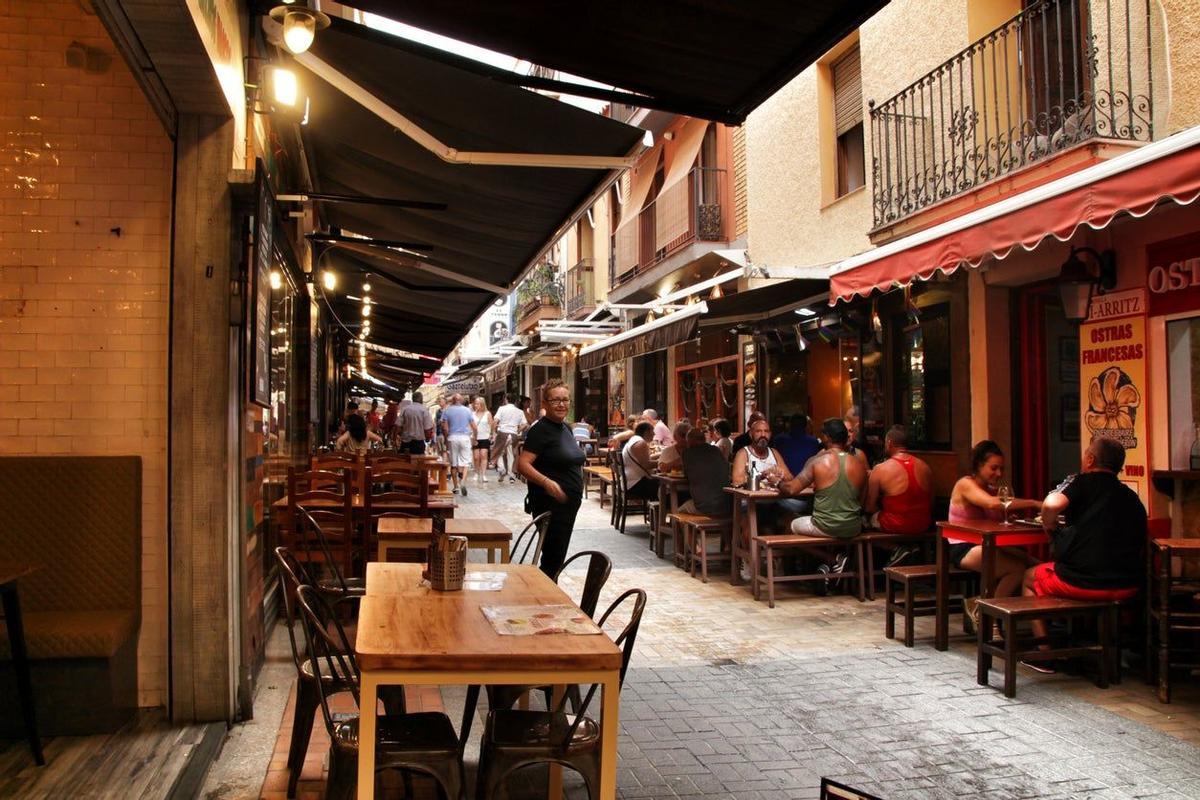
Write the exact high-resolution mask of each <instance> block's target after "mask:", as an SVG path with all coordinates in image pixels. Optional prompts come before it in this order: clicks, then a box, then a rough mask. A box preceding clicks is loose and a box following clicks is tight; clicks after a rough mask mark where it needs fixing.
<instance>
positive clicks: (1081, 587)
mask: <svg viewBox="0 0 1200 800" xmlns="http://www.w3.org/2000/svg"><path fill="white" fill-rule="evenodd" d="M1123 466H1125V448H1124V447H1122V446H1121V445H1120V444H1119V443H1118V442H1116V441H1113V440H1112V439H1102V438H1099V437H1097V438H1095V439H1093V440H1092V443H1091V444H1090V445H1088V449H1087V450H1086V451H1085V452H1084V454H1083V471H1082V472H1081V473H1080V474H1078V475H1072V476H1070V477H1069V478H1067V479H1066V480H1065V481H1063V482H1062V484H1061V485H1059V487H1058V488H1057V489H1055V490H1054V491H1052V492H1050V494H1049V495H1047V496H1046V499H1045V501H1044V502H1043V503H1042V524H1043V525H1044V526H1045V528H1046V532H1047V533H1049V534H1050V538H1051V541H1052V542H1053V543H1054V556H1055V559H1054V561H1047V562H1046V563H1045V564H1038V565H1037V566H1036V567H1031V568H1030V569H1029V570H1028V571H1026V573H1025V581H1024V585H1023V587H1022V590H1023V591H1022V594H1026V595H1037V596H1039V597H1070V598H1074V599H1077V600H1125V599H1128V598H1130V597H1133V596H1134V595H1135V594H1137V591H1138V585H1139V583H1140V582H1141V567H1142V563H1143V562H1142V548H1143V547H1144V546H1145V543H1146V508H1145V506H1143V505H1142V501H1141V500H1140V499H1139V498H1138V496H1137V493H1136V492H1134V491H1133V490H1132V489H1130V488H1129V487H1128V486H1126V485H1125V484H1123V483H1121V481H1120V479H1119V478H1118V477H1117V476H1118V475H1119V474H1120V472H1121V468H1122V467H1123ZM1060 514H1062V515H1063V516H1065V517H1066V525H1065V526H1064V527H1063V528H1061V529H1059V528H1058V526H1057V524H1056V523H1057V520H1058V516H1059V515H1060ZM1033 632H1034V635H1035V636H1037V637H1039V638H1042V637H1045V635H1046V625H1045V623H1044V622H1041V621H1040V620H1039V621H1036V622H1034V623H1033Z"/></svg>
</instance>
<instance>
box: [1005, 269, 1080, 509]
mask: <svg viewBox="0 0 1200 800" xmlns="http://www.w3.org/2000/svg"><path fill="white" fill-rule="evenodd" d="M1016 305H1017V313H1016V314H1015V315H1014V317H1013V319H1014V320H1015V321H1016V329H1015V330H1014V339H1015V342H1016V352H1017V353H1018V354H1019V356H1020V361H1019V362H1018V366H1017V370H1016V376H1015V377H1016V383H1017V385H1016V387H1015V388H1016V391H1015V393H1014V394H1015V396H1016V397H1018V398H1020V400H1019V403H1018V405H1017V407H1016V408H1014V411H1015V412H1016V413H1015V418H1014V420H1013V430H1014V431H1016V434H1017V445H1016V447H1017V453H1016V458H1015V459H1014V461H1013V464H1012V467H1011V468H1012V471H1013V473H1014V474H1013V475H1012V477H1011V479H1012V482H1013V487H1014V488H1015V490H1016V491H1017V493H1018V495H1019V496H1021V497H1032V498H1041V497H1045V496H1046V493H1047V492H1049V491H1050V490H1051V489H1052V488H1053V487H1055V486H1057V485H1058V484H1059V483H1061V482H1062V480H1063V478H1065V477H1066V476H1067V475H1069V474H1071V473H1073V472H1076V471H1078V469H1079V449H1080V441H1079V438H1080V428H1079V329H1078V328H1077V327H1076V326H1075V325H1073V324H1071V323H1070V322H1068V321H1067V318H1066V316H1065V315H1064V314H1063V309H1062V303H1061V301H1060V300H1059V297H1058V286H1057V284H1054V283H1048V284H1040V285H1037V286H1030V287H1025V288H1022V289H1020V290H1018V291H1017V296H1016Z"/></svg>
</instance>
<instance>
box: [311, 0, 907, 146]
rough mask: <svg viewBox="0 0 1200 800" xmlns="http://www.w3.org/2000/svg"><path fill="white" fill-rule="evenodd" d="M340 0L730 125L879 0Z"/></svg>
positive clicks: (881, 2) (646, 102) (651, 104)
mask: <svg viewBox="0 0 1200 800" xmlns="http://www.w3.org/2000/svg"><path fill="white" fill-rule="evenodd" d="M344 4H345V5H349V6H353V7H354V8H358V9H361V10H363V11H370V12H373V13H376V14H380V15H381V16H385V17H388V18H390V19H393V20H397V21H399V22H404V23H407V24H409V25H414V26H416V27H418V28H422V29H424V30H427V31H432V32H434V33H440V34H442V35H444V36H450V37H452V38H454V39H459V40H461V41H465V42H470V43H472V44H476V45H479V46H481V47H486V48H489V49H491V50H496V51H499V52H501V53H505V54H507V55H510V56H515V57H517V58H522V59H525V60H527V61H530V62H532V63H534V64H537V65H539V66H542V67H548V68H550V69H554V70H559V71H562V72H566V73H569V74H571V75H577V76H580V77H583V78H590V79H591V80H594V81H598V82H600V83H604V84H608V85H611V86H616V87H619V88H621V89H625V90H628V91H629V92H634V93H638V94H640V95H644V96H645V97H644V98H643V99H642V102H637V103H632V104H633V105H642V106H645V107H647V108H660V109H664V110H667V111H674V112H676V113H681V114H687V115H689V116H693V117H702V118H704V119H711V120H716V121H719V122H727V123H732V124H740V123H741V122H742V121H743V120H744V119H745V118H746V115H748V114H749V113H750V112H751V111H753V110H754V109H755V108H756V107H757V106H758V105H759V104H761V103H762V102H763V101H764V100H766V99H767V98H768V97H770V96H771V95H772V94H774V93H775V92H776V91H778V90H779V89H780V88H782V87H783V86H784V84H786V83H787V82H788V81H790V80H791V79H792V78H794V77H795V76H796V75H798V74H800V72H801V71H803V70H804V69H805V68H806V67H808V66H809V65H810V64H812V63H813V62H814V61H816V60H817V59H818V58H819V57H820V56H821V55H822V54H823V53H825V51H827V50H829V48H831V47H833V46H834V45H835V44H837V43H838V42H839V41H840V40H841V39H843V38H844V37H845V36H847V35H848V34H849V33H851V32H852V31H854V30H855V29H856V28H858V26H859V25H861V24H862V23H863V22H864V21H865V20H866V19H868V18H869V17H871V16H872V15H873V14H874V13H875V12H877V11H878V10H879V9H881V8H883V6H885V5H887V0H841V2H826V3H799V2H795V0H754V2H747V1H746V0H662V2H652V3H646V2H633V0H577V1H576V2H571V3H562V2H553V1H552V0H458V2H454V3H430V2H427V0H344ZM324 35H325V34H324V33H322V34H321V36H324ZM321 36H318V37H317V40H318V42H319V41H320V39H321ZM527 84H528V85H546V84H545V83H540V84H539V83H538V82H537V81H536V79H535V78H531V79H528V80H527Z"/></svg>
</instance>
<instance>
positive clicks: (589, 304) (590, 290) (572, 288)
mask: <svg viewBox="0 0 1200 800" xmlns="http://www.w3.org/2000/svg"><path fill="white" fill-rule="evenodd" d="M594 272H595V268H594V262H593V261H592V259H590V258H581V259H579V263H578V264H576V265H575V266H573V267H571V268H570V269H569V270H567V308H566V312H567V316H568V317H569V316H571V315H572V314H576V313H578V312H580V311H582V310H583V309H585V308H595V306H596V280H595V275H594Z"/></svg>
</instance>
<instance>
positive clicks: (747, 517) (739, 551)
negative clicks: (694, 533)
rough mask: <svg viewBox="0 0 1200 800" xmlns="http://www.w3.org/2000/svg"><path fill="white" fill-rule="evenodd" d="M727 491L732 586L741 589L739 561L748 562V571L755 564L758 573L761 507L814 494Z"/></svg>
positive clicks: (729, 489) (730, 580)
mask: <svg viewBox="0 0 1200 800" xmlns="http://www.w3.org/2000/svg"><path fill="white" fill-rule="evenodd" d="M725 491H726V492H728V493H729V494H731V495H733V560H732V561H731V563H730V566H729V583H730V585H731V586H738V585H739V584H740V583H741V582H742V573H741V569H740V568H739V565H738V558H742V559H743V560H744V561H747V562H748V563H747V567H749V566H750V565H751V564H752V565H753V567H754V569H756V570H757V569H758V542H757V540H758V504H759V503H774V502H778V501H780V500H784V499H787V498H789V497H793V496H794V497H811V496H812V493H813V492H812V489H811V488H808V489H805V490H804V491H803V492H801V493H800V494H799V495H785V494H780V493H779V491H778V490H776V489H755V490H753V491H751V490H750V489H746V488H743V487H740V486H726V487H725ZM742 500H745V501H746V509H745V510H744V511H743V510H742V504H741V502H740V501H742ZM754 599H755V600H757V599H758V598H757V597H755V598H754Z"/></svg>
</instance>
